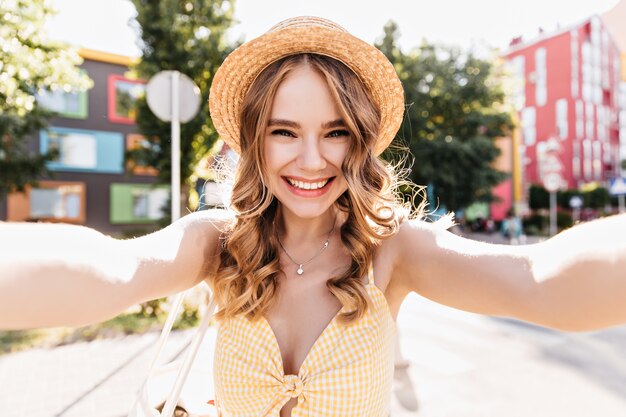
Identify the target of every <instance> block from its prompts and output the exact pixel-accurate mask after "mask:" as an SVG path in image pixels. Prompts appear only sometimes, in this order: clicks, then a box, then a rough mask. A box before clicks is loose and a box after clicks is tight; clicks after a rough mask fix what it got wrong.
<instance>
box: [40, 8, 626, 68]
mask: <svg viewBox="0 0 626 417" xmlns="http://www.w3.org/2000/svg"><path fill="white" fill-rule="evenodd" d="M622 1H626V0H622ZM618 2H619V0H594V1H572V0H524V1H503V0H474V1H467V0H438V1H432V0H431V1H428V2H426V1H424V0H412V1H407V0H383V1H381V0H376V1H374V0H315V1H293V0H291V1H290V0H236V2H235V16H236V18H237V20H238V21H239V23H238V24H237V25H236V26H235V27H234V28H233V30H232V32H231V34H232V37H233V39H237V38H239V37H243V39H250V38H252V37H255V36H258V35H260V34H261V33H263V32H265V31H266V30H267V29H269V28H270V27H271V26H273V25H274V23H276V22H278V21H280V20H282V19H284V18H287V17H291V16H298V15H314V16H322V17H326V18H329V19H331V20H334V21H335V22H337V23H339V24H340V25H342V26H343V27H345V28H346V29H348V31H350V32H351V33H353V34H354V35H356V36H358V37H360V38H362V39H364V40H365V41H368V42H374V41H375V40H376V39H378V38H379V37H380V36H381V34H382V27H383V25H384V24H385V23H386V22H387V21H389V20H394V21H395V22H396V23H398V25H399V27H400V32H401V38H400V45H401V46H402V48H403V49H410V48H412V47H414V46H416V45H419V43H420V42H421V40H422V39H427V40H429V41H431V42H440V43H445V44H449V45H458V46H461V47H464V48H466V47H470V46H471V45H476V46H478V47H481V46H482V45H490V46H494V47H499V48H501V49H506V47H507V45H508V43H509V41H510V40H511V39H512V38H513V37H516V36H520V35H523V36H524V39H532V38H533V37H535V35H536V34H537V31H538V29H539V28H540V27H541V28H543V29H544V30H546V31H548V32H550V31H553V30H556V29H557V28H558V27H561V28H563V27H566V26H568V25H570V24H573V23H576V22H579V21H581V20H583V19H585V18H587V17H589V16H591V15H594V14H602V13H604V12H606V11H607V10H609V9H611V8H612V7H613V6H615V5H616V4H617V3H618ZM52 4H53V6H54V7H55V8H57V9H58V10H59V14H58V15H57V16H55V18H54V19H53V20H52V21H51V22H50V24H49V25H48V29H49V31H50V35H51V36H52V37H53V38H55V39H58V40H63V41H67V42H70V43H72V44H74V45H76V46H82V47H87V48H91V49H97V50H101V51H105V52H113V53H118V54H122V55H130V56H136V55H139V54H140V53H139V50H138V48H137V47H136V45H135V36H136V35H135V33H134V32H133V30H132V29H131V28H130V27H129V26H128V22H129V20H130V19H132V17H133V16H134V13H135V11H134V7H133V5H132V3H131V2H130V1H129V0H52Z"/></svg>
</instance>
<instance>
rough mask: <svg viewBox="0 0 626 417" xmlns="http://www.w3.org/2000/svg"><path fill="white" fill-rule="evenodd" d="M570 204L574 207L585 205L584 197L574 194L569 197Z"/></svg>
mask: <svg viewBox="0 0 626 417" xmlns="http://www.w3.org/2000/svg"><path fill="white" fill-rule="evenodd" d="M569 206H570V207H571V208H574V209H577V208H581V207H582V206H583V199H582V197H581V196H579V195H573V196H572V197H571V198H570V199H569Z"/></svg>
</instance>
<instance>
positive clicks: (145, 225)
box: [0, 49, 169, 235]
mask: <svg viewBox="0 0 626 417" xmlns="http://www.w3.org/2000/svg"><path fill="white" fill-rule="evenodd" d="M79 52H80V55H81V56H82V57H83V59H84V63H83V64H82V65H81V69H82V70H83V71H85V72H86V73H87V74H88V76H89V77H90V78H91V79H92V80H93V83H94V86H93V88H92V89H91V90H89V91H86V92H83V93H64V92H55V93H54V94H52V93H41V94H40V95H39V96H38V101H39V103H40V104H41V105H43V106H44V107H46V108H48V109H50V110H52V111H54V112H55V113H56V114H57V116H55V117H54V118H52V119H51V121H50V124H49V126H48V127H47V128H46V129H42V130H41V131H40V132H39V134H38V135H36V137H34V138H32V141H31V150H32V151H33V152H41V153H44V152H47V151H48V150H50V149H56V150H57V151H58V157H57V159H56V160H55V161H53V162H51V163H49V165H48V168H49V170H50V171H51V172H52V173H53V175H52V176H50V177H47V178H40V179H39V183H38V185H37V186H34V187H30V188H28V189H27V190H26V192H24V193H12V194H10V195H9V196H8V197H7V198H6V199H5V200H4V201H1V202H0V220H8V221H52V222H66V223H74V224H82V225H86V226H89V227H92V228H95V229H97V230H100V231H102V232H104V233H108V234H113V235H122V234H124V233H131V232H132V231H137V230H149V229H150V228H152V227H153V225H154V223H155V221H156V220H158V219H159V218H161V217H162V208H163V207H164V206H166V205H167V201H168V199H169V186H166V185H157V184H156V183H157V178H156V172H155V171H154V169H151V168H148V167H142V166H137V164H131V163H128V162H127V161H126V158H125V152H126V150H129V149H133V148H135V147H138V146H147V142H146V141H145V140H144V139H143V137H142V136H141V135H139V134H138V133H137V128H136V126H135V121H134V118H135V106H134V102H135V100H136V99H137V98H138V97H140V96H141V95H143V94H144V93H145V82H144V81H141V80H132V79H129V78H127V76H126V74H127V73H128V67H129V65H130V64H131V60H130V58H128V57H124V56H120V55H114V54H109V53H102V52H98V51H93V50H84V49H83V50H80V51H79Z"/></svg>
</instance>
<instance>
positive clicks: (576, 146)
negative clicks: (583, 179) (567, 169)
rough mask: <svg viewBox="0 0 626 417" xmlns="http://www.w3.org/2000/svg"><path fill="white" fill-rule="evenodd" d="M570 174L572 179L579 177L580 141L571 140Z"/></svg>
mask: <svg viewBox="0 0 626 417" xmlns="http://www.w3.org/2000/svg"><path fill="white" fill-rule="evenodd" d="M572 148H573V149H572V175H573V176H574V179H576V180H578V179H580V176H581V175H580V174H581V172H580V141H578V140H575V141H573V142H572Z"/></svg>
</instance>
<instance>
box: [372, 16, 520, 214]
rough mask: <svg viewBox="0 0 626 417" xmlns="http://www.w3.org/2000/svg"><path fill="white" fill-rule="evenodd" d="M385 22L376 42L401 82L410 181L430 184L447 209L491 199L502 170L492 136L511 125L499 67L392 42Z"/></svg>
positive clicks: (394, 35) (444, 50) (391, 28)
mask: <svg viewBox="0 0 626 417" xmlns="http://www.w3.org/2000/svg"><path fill="white" fill-rule="evenodd" d="M398 36H399V32H398V26H397V25H396V24H395V23H394V22H389V23H388V24H387V25H386V26H385V28H384V35H383V37H382V39H381V40H380V41H379V42H378V43H377V44H376V46H377V47H378V48H379V49H380V50H381V51H382V52H383V53H384V54H385V55H386V56H387V57H388V58H389V60H390V61H391V62H392V63H393V64H394V66H395V67H396V70H397V71H398V74H399V76H400V79H401V80H402V83H403V85H404V89H405V95H406V102H407V103H408V108H407V114H406V117H405V121H404V124H403V127H402V130H401V136H403V137H404V139H405V141H406V142H407V145H408V147H409V149H410V150H411V152H412V154H413V157H414V163H413V165H412V167H411V171H410V172H411V174H410V177H411V180H412V181H413V182H415V183H416V184H420V185H428V186H429V187H434V192H435V195H436V196H437V198H438V200H439V204H440V205H441V204H443V205H445V207H446V208H447V209H448V210H457V209H460V208H464V207H467V206H468V205H470V204H471V203H474V202H489V201H492V200H493V195H492V194H491V189H492V188H493V186H495V185H497V184H498V183H500V182H501V181H503V180H504V179H505V178H506V176H505V175H504V174H503V173H501V172H499V171H497V170H496V169H494V168H493V162H494V161H495V159H496V158H497V157H498V155H499V154H500V151H499V150H498V148H497V147H496V146H495V142H494V139H495V138H497V137H502V136H505V135H507V134H508V132H509V130H510V129H511V128H512V121H511V118H510V116H509V113H508V112H506V111H505V110H504V109H503V107H504V100H505V95H504V92H503V90H502V88H501V87H500V82H499V73H498V71H497V67H496V66H495V65H494V64H492V63H491V62H488V61H486V60H482V59H479V58H477V57H476V56H474V55H472V54H471V53H462V52H461V51H459V50H457V49H454V48H449V47H443V46H436V45H432V44H428V43H426V42H424V43H422V45H421V46H419V47H418V48H416V49H414V50H413V51H411V52H410V53H403V52H402V51H401V50H400V49H399V47H398V46H397V39H398Z"/></svg>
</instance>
